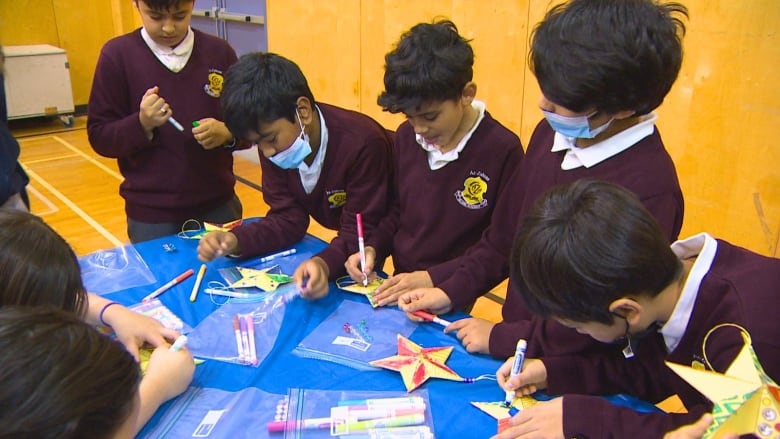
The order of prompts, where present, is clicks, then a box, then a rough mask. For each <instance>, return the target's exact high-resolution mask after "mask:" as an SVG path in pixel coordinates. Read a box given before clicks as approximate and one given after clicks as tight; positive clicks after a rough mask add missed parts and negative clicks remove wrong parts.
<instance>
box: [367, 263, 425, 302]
mask: <svg viewBox="0 0 780 439" xmlns="http://www.w3.org/2000/svg"><path fill="white" fill-rule="evenodd" d="M417 288H433V281H432V280H431V276H430V275H429V274H428V272H427V271H424V270H420V271H414V272H412V273H401V274H397V275H395V276H393V277H390V278H388V279H387V280H385V281H384V282H382V285H380V286H379V288H377V289H376V292H374V300H376V302H377V303H378V304H379V306H386V305H394V304H395V303H396V302H397V301H398V298H399V297H401V295H402V294H403V293H406V292H408V291H411V290H414V289H417Z"/></svg>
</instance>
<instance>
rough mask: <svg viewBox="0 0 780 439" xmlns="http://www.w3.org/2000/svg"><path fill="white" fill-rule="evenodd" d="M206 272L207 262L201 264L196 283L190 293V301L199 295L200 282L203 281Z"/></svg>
mask: <svg viewBox="0 0 780 439" xmlns="http://www.w3.org/2000/svg"><path fill="white" fill-rule="evenodd" d="M204 274H206V264H202V265H201V266H200V269H199V270H198V275H197V276H196V277H195V285H193V287H192V293H190V302H194V301H195V299H196V298H197V297H198V290H199V289H200V283H201V282H202V281H203V275H204Z"/></svg>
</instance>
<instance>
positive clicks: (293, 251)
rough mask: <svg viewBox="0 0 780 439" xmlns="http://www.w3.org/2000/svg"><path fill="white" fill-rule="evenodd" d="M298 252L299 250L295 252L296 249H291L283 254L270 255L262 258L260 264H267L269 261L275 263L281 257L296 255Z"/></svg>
mask: <svg viewBox="0 0 780 439" xmlns="http://www.w3.org/2000/svg"><path fill="white" fill-rule="evenodd" d="M296 252H297V250H295V249H294V248H291V249H289V250H285V251H283V252H279V253H274V254H272V255H268V256H265V257H262V258H260V263H261V264H264V263H266V262H268V261H273V260H274V259H276V258H281V257H284V256H290V255H294V254H295V253H296Z"/></svg>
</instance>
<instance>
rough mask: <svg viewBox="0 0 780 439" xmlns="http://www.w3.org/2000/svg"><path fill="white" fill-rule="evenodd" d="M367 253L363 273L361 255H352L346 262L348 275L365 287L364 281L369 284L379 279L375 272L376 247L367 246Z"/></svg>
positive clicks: (345, 266)
mask: <svg viewBox="0 0 780 439" xmlns="http://www.w3.org/2000/svg"><path fill="white" fill-rule="evenodd" d="M365 253H366V266H365V267H363V270H362V271H361V270H360V253H354V254H352V255H350V257H349V258H347V261H346V262H344V268H346V269H347V274H348V275H349V277H351V278H352V280H354V281H355V282H357V283H359V284H360V285H363V280H364V279H365V280H367V281H368V282H371V281H372V280H374V279H376V278H377V277H378V276H377V275H376V273H375V272H374V264H375V263H376V250H375V249H374V247H371V246H370V245H369V246H366V248H365Z"/></svg>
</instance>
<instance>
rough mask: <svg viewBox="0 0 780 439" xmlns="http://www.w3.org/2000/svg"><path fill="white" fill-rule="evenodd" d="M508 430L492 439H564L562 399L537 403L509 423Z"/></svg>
mask: <svg viewBox="0 0 780 439" xmlns="http://www.w3.org/2000/svg"><path fill="white" fill-rule="evenodd" d="M509 425H511V427H510V428H507V429H506V430H504V431H502V432H501V433H499V434H497V435H496V436H493V438H492V439H510V438H544V439H565V437H564V436H563V398H555V399H551V400H550V401H544V402H539V403H537V404H534V405H532V406H531V407H528V408H526V409H523V411H521V412H520V413H518V414H516V415H514V416H513V417H512V419H511V420H510V421H509Z"/></svg>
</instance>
